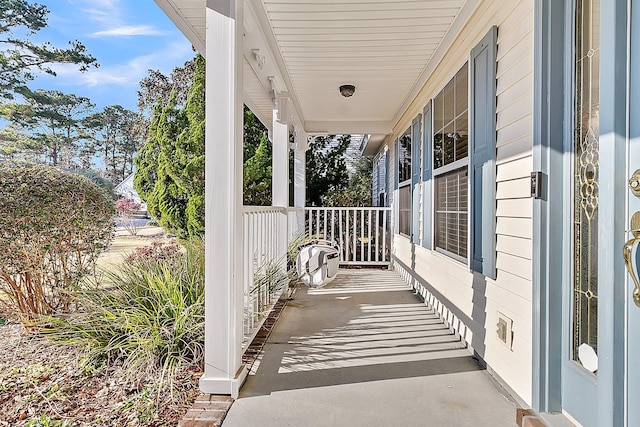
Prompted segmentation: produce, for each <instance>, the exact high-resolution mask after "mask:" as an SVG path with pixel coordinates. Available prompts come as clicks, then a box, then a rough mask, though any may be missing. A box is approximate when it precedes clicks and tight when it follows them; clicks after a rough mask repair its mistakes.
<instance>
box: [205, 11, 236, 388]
mask: <svg viewBox="0 0 640 427" xmlns="http://www.w3.org/2000/svg"><path fill="white" fill-rule="evenodd" d="M242 4H243V2H242V0H238V1H237V2H236V0H216V1H207V8H206V20H207V35H206V58H207V75H206V81H207V86H206V93H207V97H206V98H207V100H206V183H205V340H204V345H205V354H204V359H205V364H204V375H203V376H202V378H200V389H201V390H202V392H203V393H211V394H229V395H231V396H234V397H237V396H238V391H239V389H240V386H241V385H242V382H243V381H244V379H245V378H246V369H245V368H244V366H243V365H242V335H243V323H242V304H243V285H242V283H243V282H242V248H241V245H242V243H241V242H242V120H243V113H242V31H243V29H242V22H243V21H242Z"/></svg>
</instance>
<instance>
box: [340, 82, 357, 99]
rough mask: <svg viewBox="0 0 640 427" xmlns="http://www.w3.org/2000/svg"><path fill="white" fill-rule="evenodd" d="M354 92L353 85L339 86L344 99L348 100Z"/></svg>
mask: <svg viewBox="0 0 640 427" xmlns="http://www.w3.org/2000/svg"><path fill="white" fill-rule="evenodd" d="M355 91H356V87H355V86H354V85H342V86H340V94H341V95H342V96H344V97H345V98H349V97H350V96H352V95H353V94H354V92H355Z"/></svg>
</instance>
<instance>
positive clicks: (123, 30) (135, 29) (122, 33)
mask: <svg viewBox="0 0 640 427" xmlns="http://www.w3.org/2000/svg"><path fill="white" fill-rule="evenodd" d="M161 34H166V32H163V31H160V30H158V29H156V28H154V27H152V26H150V25H124V26H120V27H115V28H111V29H109V30H102V31H96V32H95V33H91V34H90V35H91V36H92V37H131V36H157V35H161Z"/></svg>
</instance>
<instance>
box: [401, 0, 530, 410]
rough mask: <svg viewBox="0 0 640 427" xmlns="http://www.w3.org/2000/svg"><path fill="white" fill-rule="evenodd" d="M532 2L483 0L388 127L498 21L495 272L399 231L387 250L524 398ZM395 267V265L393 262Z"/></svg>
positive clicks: (443, 79) (405, 121) (404, 120)
mask: <svg viewBox="0 0 640 427" xmlns="http://www.w3.org/2000/svg"><path fill="white" fill-rule="evenodd" d="M533 4H534V2H533V0H525V1H519V2H515V1H500V0H494V1H491V2H484V3H483V4H482V7H479V8H478V9H477V10H476V11H475V13H474V15H473V16H472V17H471V18H470V19H469V21H468V24H467V25H466V26H465V27H464V29H463V30H462V32H461V33H460V34H459V36H458V38H457V39H456V42H455V43H454V44H453V45H452V46H451V47H450V49H449V51H448V54H447V55H445V56H444V58H443V60H442V61H441V62H440V64H438V66H437V67H436V68H435V69H434V71H433V73H432V75H431V77H430V78H429V79H428V80H427V82H426V84H425V86H424V87H423V88H422V89H421V91H420V92H419V94H418V96H417V97H416V99H415V100H413V102H411V104H410V106H409V108H408V109H407V111H405V112H404V113H403V114H402V115H401V118H400V121H399V122H398V123H396V125H395V127H394V129H396V131H397V132H396V133H400V132H401V130H403V129H406V127H407V126H408V125H409V123H410V121H411V119H413V117H415V116H416V115H417V114H418V113H419V112H421V111H422V108H423V107H424V105H425V104H426V102H427V100H428V99H430V98H433V97H434V96H435V95H436V94H437V93H438V92H439V90H440V89H442V87H443V86H444V85H445V84H446V83H447V82H448V81H449V80H450V79H451V77H452V76H453V75H454V74H455V72H456V71H457V70H458V68H459V67H460V66H461V65H462V64H463V63H464V62H465V61H467V60H468V53H469V52H470V50H471V49H472V48H473V47H474V46H475V44H476V43H477V42H478V41H479V40H480V39H481V38H482V37H483V36H484V35H485V34H486V32H487V31H488V29H489V27H490V26H491V25H498V56H497V58H498V68H497V111H496V113H497V116H496V121H497V133H496V138H497V151H496V160H497V162H496V164H497V166H496V178H497V179H496V252H497V253H496V264H497V269H498V272H497V278H496V280H495V281H493V280H490V279H486V278H484V277H482V276H481V275H479V274H477V273H472V272H471V271H470V269H469V266H468V265H466V264H464V263H460V262H458V261H455V260H452V259H450V258H448V257H447V256H445V255H443V254H440V253H437V252H435V251H430V250H426V249H424V248H421V247H413V246H412V245H411V243H410V242H409V241H408V239H406V238H405V237H402V236H395V244H394V251H395V253H394V254H395V256H396V257H397V258H398V260H399V261H400V262H401V263H402V264H403V265H406V266H407V267H408V268H409V270H410V271H412V272H413V274H414V276H415V277H414V278H413V279H411V278H409V279H407V280H409V281H411V280H413V281H414V282H415V283H425V284H427V287H428V288H429V289H431V290H433V294H430V296H429V298H430V299H431V301H435V303H436V304H438V311H439V312H440V313H441V315H442V316H443V317H444V318H447V319H449V318H450V319H451V322H450V324H451V325H452V327H453V328H455V327H456V325H459V328H460V330H459V332H460V334H461V335H462V336H463V338H464V339H465V340H467V342H468V343H469V345H470V346H472V347H473V348H474V350H476V351H478V352H479V353H480V354H481V355H482V357H483V358H484V360H485V361H486V362H487V364H488V365H489V366H491V368H492V369H493V370H494V371H495V372H496V373H497V374H498V375H499V376H500V377H501V378H502V379H503V380H504V381H506V383H507V384H508V385H509V386H510V387H511V388H512V389H513V390H514V391H515V392H516V393H518V395H519V396H520V397H521V398H522V399H523V400H524V401H526V402H530V401H531V384H532V383H531V371H532V365H531V363H532V360H531V342H532V327H531V322H532V305H531V304H532V288H531V277H532V261H531V259H532V220H531V217H532V206H533V205H532V201H531V198H530V189H529V183H530V178H529V176H530V173H531V170H532V168H533V161H532V141H533V137H532V135H533V114H532V112H533V90H532V88H533V77H532V76H533V75H532V70H533ZM394 137H395V135H394ZM389 148H390V149H393V146H392V145H389ZM392 167H395V159H393V161H392ZM392 176H393V175H392ZM417 208H418V209H420V210H421V214H422V209H433V206H432V202H431V201H430V200H424V199H421V204H420V206H419V207H417ZM420 216H421V217H422V215H420ZM398 268H399V270H402V266H401V265H398ZM407 274H408V273H407ZM425 289H427V288H425ZM436 296H437V298H436ZM434 298H435V299H434ZM498 311H500V312H502V313H504V314H505V315H506V316H508V317H510V318H511V319H512V320H513V322H514V323H513V332H514V341H513V347H512V348H511V349H508V348H507V347H506V346H504V345H503V344H502V343H500V342H499V341H498V339H497V338H496V333H495V330H496V313H497V312H498Z"/></svg>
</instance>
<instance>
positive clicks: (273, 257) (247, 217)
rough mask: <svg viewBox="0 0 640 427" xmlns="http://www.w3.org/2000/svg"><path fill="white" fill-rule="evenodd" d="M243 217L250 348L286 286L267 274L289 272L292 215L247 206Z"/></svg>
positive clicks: (246, 329)
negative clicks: (276, 284)
mask: <svg viewBox="0 0 640 427" xmlns="http://www.w3.org/2000/svg"><path fill="white" fill-rule="evenodd" d="M242 217H243V218H242V225H243V227H242V228H243V239H244V242H243V243H244V245H243V248H244V253H243V258H244V262H243V268H244V342H243V345H244V347H245V348H246V346H248V345H249V344H250V343H251V341H252V340H253V338H254V337H255V334H256V333H257V332H258V330H259V329H260V326H262V323H263V322H264V320H265V318H266V316H267V315H268V314H269V312H270V311H271V309H272V308H273V306H274V304H275V303H276V301H278V298H279V297H280V294H281V293H282V291H283V290H284V289H283V287H282V286H274V284H272V283H269V279H265V278H266V277H267V276H269V277H271V276H277V275H278V274H279V273H282V274H285V273H286V253H287V244H288V238H289V232H288V228H289V227H288V222H289V219H288V212H287V209H285V208H279V207H270V206H269V207H260V206H245V207H244V208H243V212H242ZM272 278H275V277H272Z"/></svg>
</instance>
